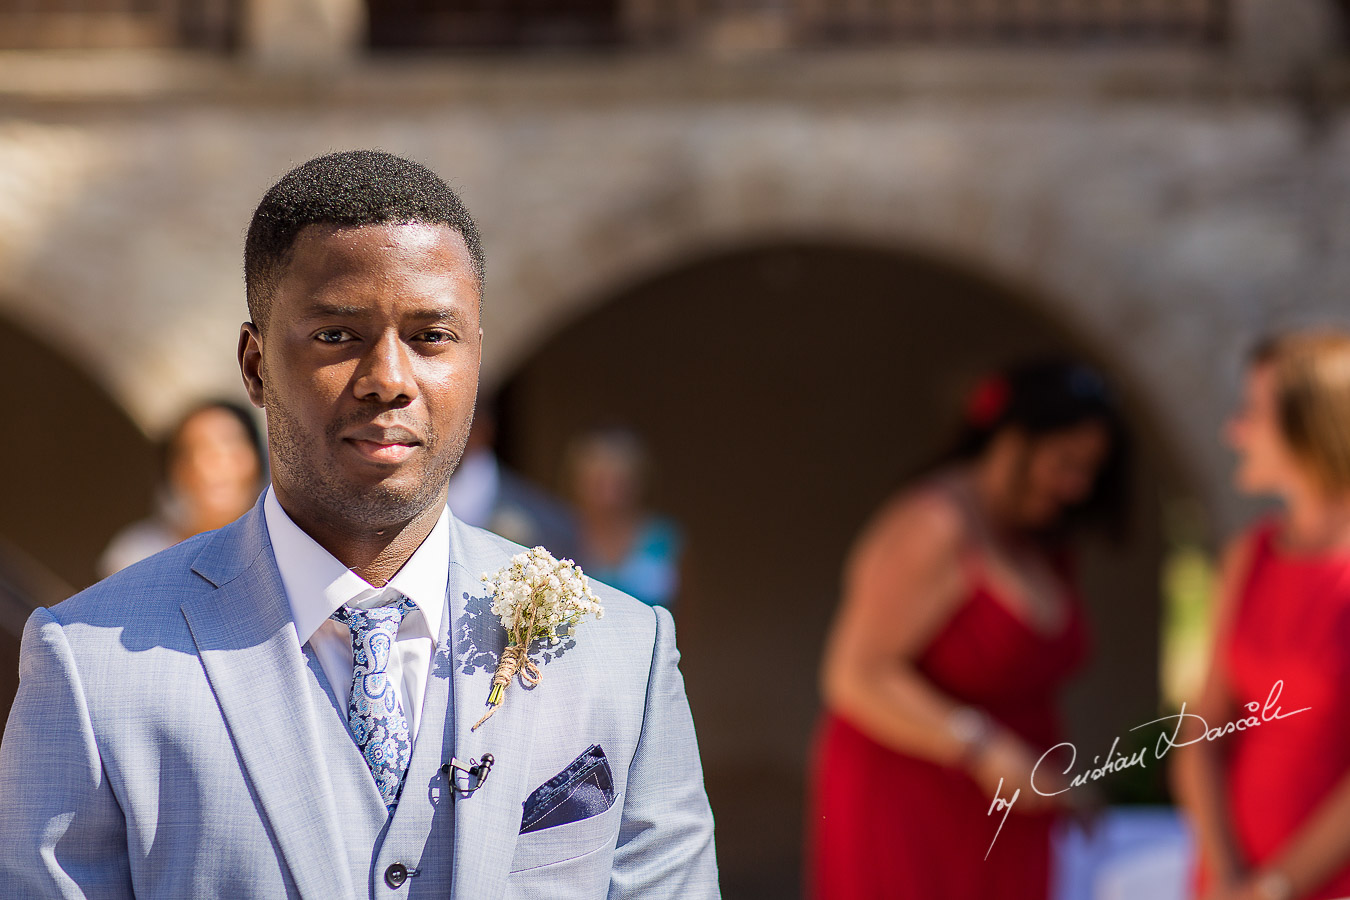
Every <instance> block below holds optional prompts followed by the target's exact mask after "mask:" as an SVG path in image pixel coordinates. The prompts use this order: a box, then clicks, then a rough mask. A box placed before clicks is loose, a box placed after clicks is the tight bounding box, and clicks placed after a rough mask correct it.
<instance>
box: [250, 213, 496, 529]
mask: <svg viewBox="0 0 1350 900" xmlns="http://www.w3.org/2000/svg"><path fill="white" fill-rule="evenodd" d="M478 300H479V286H478V282H477V279H476V278H475V275H474V268H473V262H472V260H471V259H470V257H469V253H468V250H467V248H466V247H465V245H464V240H463V238H462V237H460V235H459V234H458V233H457V232H456V231H454V230H452V229H450V228H448V227H446V226H442V225H423V224H411V225H367V226H362V227H359V228H336V227H331V226H321V225H311V226H309V227H307V228H305V229H304V230H303V231H302V232H301V233H300V234H299V236H298V237H297V238H296V241H295V245H294V248H293V253H292V258H291V261H290V263H289V264H288V265H287V266H286V268H285V270H284V271H283V273H282V275H281V277H280V279H279V280H278V282H277V285H276V289H275V293H274V295H273V297H272V302H271V307H270V312H269V315H268V319H267V326H266V329H267V330H266V332H265V333H264V334H261V335H260V334H258V332H257V331H256V329H254V328H253V327H252V326H248V325H246V326H245V327H244V331H243V333H242V334H241V336H240V350H239V353H240V366H241V368H242V369H243V373H244V381H245V384H246V385H247V387H248V390H249V396H250V398H251V399H252V400H253V402H254V403H255V404H256V405H259V406H262V407H263V408H265V409H266V411H267V436H268V450H269V456H270V459H271V464H272V482H273V485H274V487H275V490H276V492H277V497H278V499H279V500H280V501H281V503H282V505H283V506H284V507H285V508H286V509H287V511H288V512H290V513H291V515H292V516H293V517H296V518H297V519H300V520H302V521H310V522H316V520H317V522H322V523H323V524H324V525H325V526H326V527H328V528H335V529H342V530H351V531H369V530H376V531H379V530H383V529H385V528H390V527H397V526H399V525H402V524H404V523H406V522H409V521H411V520H412V519H414V518H416V517H417V516H418V515H419V514H423V513H426V512H428V511H430V510H431V509H432V508H433V507H436V508H438V507H439V504H440V503H441V502H443V498H444V493H445V485H446V481H447V479H448V478H449V477H450V473H451V472H452V471H454V468H455V466H456V465H457V464H458V463H459V459H460V456H461V455H462V454H463V452H464V442H465V439H466V438H467V437H468V433H469V425H470V423H471V421H472V419H473V407H474V398H475V396H476V395H477V392H478V370H479V365H480V362H481V354H482V332H481V331H480V329H479V315H478Z"/></svg>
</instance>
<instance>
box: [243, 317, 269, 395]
mask: <svg viewBox="0 0 1350 900" xmlns="http://www.w3.org/2000/svg"><path fill="white" fill-rule="evenodd" d="M239 372H240V374H241V375H243V376H244V389H245V390H246V391H248V399H249V402H250V403H252V404H253V405H254V406H256V407H258V409H262V408H263V380H262V332H260V331H259V330H258V326H257V325H254V324H253V323H252V322H245V323H244V324H243V325H240V326H239Z"/></svg>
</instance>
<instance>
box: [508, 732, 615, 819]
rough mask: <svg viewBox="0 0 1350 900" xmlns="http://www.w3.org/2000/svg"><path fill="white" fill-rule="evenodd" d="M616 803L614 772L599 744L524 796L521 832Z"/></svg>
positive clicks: (597, 812) (595, 812)
mask: <svg viewBox="0 0 1350 900" xmlns="http://www.w3.org/2000/svg"><path fill="white" fill-rule="evenodd" d="M613 805H614V773H613V772H611V771H610V768H609V760H608V759H606V758H605V751H604V750H602V749H600V745H599V744H592V745H591V746H590V747H588V748H587V749H586V751H585V752H584V753H582V754H581V755H580V756H578V757H577V758H576V759H574V760H572V761H571V762H570V763H568V764H567V768H565V769H563V770H562V771H561V772H559V773H558V774H557V775H554V776H553V777H552V778H550V779H549V780H548V781H546V782H544V783H543V784H541V785H540V786H539V787H538V788H536V789H535V791H534V793H533V794H530V796H529V797H526V798H525V813H524V815H523V816H521V819H520V833H521V834H529V833H530V832H532V831H540V830H542V829H545V828H552V827H554V826H555V825H566V824H567V823H569V822H580V821H581V820H582V819H589V818H590V817H591V816H598V815H600V814H601V813H602V812H604V811H605V810H607V809H609V808H610V807H611V806H613Z"/></svg>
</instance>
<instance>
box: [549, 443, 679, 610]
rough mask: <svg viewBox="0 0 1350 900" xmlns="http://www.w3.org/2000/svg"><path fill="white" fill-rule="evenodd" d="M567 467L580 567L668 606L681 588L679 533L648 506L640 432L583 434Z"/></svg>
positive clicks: (643, 598) (571, 450) (650, 602)
mask: <svg viewBox="0 0 1350 900" xmlns="http://www.w3.org/2000/svg"><path fill="white" fill-rule="evenodd" d="M565 469H566V474H565V480H566V482H567V488H568V490H567V494H568V496H569V499H571V501H572V503H573V506H574V508H575V509H576V515H577V524H578V530H579V532H580V533H579V535H578V544H579V547H578V550H577V563H578V564H580V566H581V568H582V570H583V571H584V572H585V573H586V574H587V575H588V576H590V577H591V578H595V579H598V580H600V581H603V582H604V583H606V584H608V585H611V586H613V587H616V588H618V589H619V590H621V591H624V592H626V593H628V594H631V595H633V596H634V597H636V598H638V599H639V600H641V601H642V602H643V603H646V604H648V605H650V606H664V607H667V608H669V607H671V606H672V605H673V604H674V602H675V594H676V591H677V590H678V589H679V586H680V580H679V563H680V549H681V540H680V533H679V529H678V528H676V526H675V523H674V522H671V521H670V520H669V519H665V518H662V517H660V516H657V515H654V514H653V513H652V512H651V511H650V510H648V509H647V507H646V501H647V497H646V493H647V473H648V461H647V453H646V449H645V448H644V447H643V445H642V442H641V441H640V440H639V439H638V437H637V435H635V434H633V433H632V432H631V431H627V430H626V429H620V428H609V429H602V430H596V431H591V432H588V433H586V434H583V435H580V436H578V437H576V438H574V439H573V440H572V443H571V445H570V446H569V447H568V450H567V455H566V463H565Z"/></svg>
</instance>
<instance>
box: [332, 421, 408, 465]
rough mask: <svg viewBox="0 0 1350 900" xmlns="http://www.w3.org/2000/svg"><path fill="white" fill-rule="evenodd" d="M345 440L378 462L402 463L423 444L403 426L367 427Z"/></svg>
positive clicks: (364, 456)
mask: <svg viewBox="0 0 1350 900" xmlns="http://www.w3.org/2000/svg"><path fill="white" fill-rule="evenodd" d="M343 440H344V441H345V442H346V443H347V444H348V446H350V447H351V448H352V449H354V450H355V451H356V452H357V453H358V454H359V455H360V456H361V457H363V458H364V459H368V460H370V461H371V462H378V463H401V462H403V461H404V460H406V459H407V458H408V457H410V456H412V455H413V453H415V452H416V450H417V448H418V447H420V446H421V445H422V442H421V441H419V440H418V439H417V436H416V435H414V434H413V433H412V432H410V431H408V430H406V429H403V428H380V429H366V430H363V431H359V432H357V433H355V434H352V435H349V436H347V437H345V438H343Z"/></svg>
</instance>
